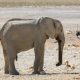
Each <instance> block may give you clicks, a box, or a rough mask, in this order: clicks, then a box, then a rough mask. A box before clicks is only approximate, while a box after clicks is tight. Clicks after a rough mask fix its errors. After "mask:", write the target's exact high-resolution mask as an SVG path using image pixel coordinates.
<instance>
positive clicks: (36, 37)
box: [0, 17, 65, 75]
mask: <svg viewBox="0 0 80 80" xmlns="http://www.w3.org/2000/svg"><path fill="white" fill-rule="evenodd" d="M20 20H21V19H20ZM20 20H19V19H11V20H9V21H7V22H6V23H5V24H4V26H3V28H2V29H1V31H0V39H1V43H2V46H3V53H4V60H5V73H6V74H8V73H9V74H11V75H19V72H18V71H17V70H16V69H15V64H14V60H15V59H16V56H17V53H19V52H21V51H26V50H29V49H31V48H34V53H35V61H34V71H33V74H40V73H42V74H45V71H44V70H43V64H44V45H45V42H46V40H47V39H48V38H49V37H50V38H52V39H54V38H55V39H56V40H57V41H58V46H59V52H58V53H59V57H58V60H59V62H58V63H57V64H56V66H60V65H61V64H62V53H63V46H64V42H65V37H64V31H63V26H62V24H61V22H60V21H58V20H55V19H52V18H48V17H44V18H40V19H38V20H36V19H29V20H26V23H17V24H15V22H14V21H20Z"/></svg>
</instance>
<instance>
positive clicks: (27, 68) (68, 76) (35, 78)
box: [0, 8, 80, 80]
mask: <svg viewBox="0 0 80 80" xmlns="http://www.w3.org/2000/svg"><path fill="white" fill-rule="evenodd" d="M2 10H3V9H2ZM5 10H7V9H5ZM5 10H4V12H5ZM44 10H45V9H44ZM64 10H65V8H64ZM72 10H73V9H72ZM13 12H14V11H13ZM63 13H64V15H65V12H64V11H63ZM73 13H74V12H73ZM4 14H5V13H4ZM4 14H3V15H4ZM11 14H12V13H10V18H11V17H14V16H13V15H11ZM36 14H37V13H36ZM38 15H39V14H38ZM41 15H43V14H41ZM49 15H50V14H49ZM55 15H56V14H55ZM74 15H75V14H74ZM19 16H20V15H19ZM27 16H28V15H27ZM53 16H54V15H53ZM65 16H66V15H65ZM67 16H68V15H67ZM67 16H66V17H67ZM4 17H5V18H8V17H9V14H8V15H7V14H5V16H4ZM15 17H17V16H15ZM55 18H56V16H55ZM58 18H59V19H61V21H62V23H63V26H64V32H65V38H66V42H65V46H64V51H63V52H64V53H63V64H62V65H61V66H59V67H56V63H57V61H58V60H57V59H58V45H57V42H56V41H55V40H53V39H49V40H47V41H46V44H45V58H44V70H45V71H46V73H47V74H46V75H32V71H33V69H32V68H31V67H32V66H33V62H34V50H33V49H31V50H29V51H23V52H21V53H19V54H18V61H17V62H15V64H16V69H17V70H18V71H19V72H20V75H19V76H11V75H6V74H4V58H3V52H2V46H1V44H0V80H80V40H79V39H78V38H77V37H76V35H75V33H76V30H80V27H79V25H80V24H79V21H80V20H79V19H78V22H77V21H76V19H77V18H76V15H75V17H74V19H70V18H71V16H70V18H68V19H67V20H65V19H66V18H64V16H63V18H60V16H58ZM75 18H76V19H75ZM69 20H70V21H71V22H70V21H69ZM0 21H2V23H1V24H0V26H1V27H2V24H3V23H4V22H5V21H6V20H5V19H4V18H2V15H1V14H0ZM67 63H68V64H67Z"/></svg>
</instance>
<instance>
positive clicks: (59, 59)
mask: <svg viewBox="0 0 80 80" xmlns="http://www.w3.org/2000/svg"><path fill="white" fill-rule="evenodd" d="M57 41H58V46H59V52H58V63H57V64H56V66H60V65H61V64H62V56H63V55H62V54H63V47H64V42H65V37H64V36H59V38H58V39H57Z"/></svg>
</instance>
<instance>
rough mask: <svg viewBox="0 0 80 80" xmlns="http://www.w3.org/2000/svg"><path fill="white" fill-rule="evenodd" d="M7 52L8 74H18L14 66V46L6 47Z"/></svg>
mask: <svg viewBox="0 0 80 80" xmlns="http://www.w3.org/2000/svg"><path fill="white" fill-rule="evenodd" d="M7 53H8V56H9V74H11V75H19V72H18V71H17V70H16V68H15V63H14V60H15V59H16V53H15V50H14V48H12V47H11V46H9V44H8V47H7Z"/></svg>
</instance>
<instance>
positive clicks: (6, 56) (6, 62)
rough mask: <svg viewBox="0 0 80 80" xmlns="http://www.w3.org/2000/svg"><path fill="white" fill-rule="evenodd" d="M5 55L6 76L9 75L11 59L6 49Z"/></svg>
mask: <svg viewBox="0 0 80 80" xmlns="http://www.w3.org/2000/svg"><path fill="white" fill-rule="evenodd" d="M3 55H4V61H5V68H4V71H5V74H9V58H8V54H7V53H6V50H5V49H3Z"/></svg>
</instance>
